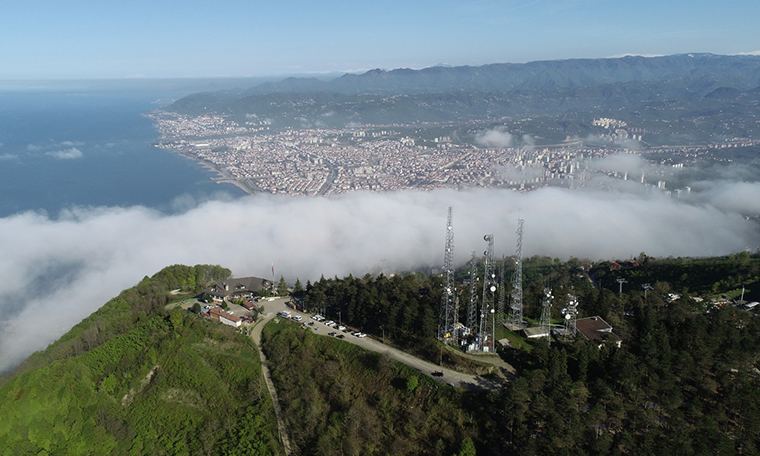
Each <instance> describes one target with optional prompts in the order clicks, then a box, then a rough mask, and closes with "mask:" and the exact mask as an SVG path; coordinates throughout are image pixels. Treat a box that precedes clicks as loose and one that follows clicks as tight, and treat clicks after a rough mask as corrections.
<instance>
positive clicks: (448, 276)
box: [438, 206, 459, 341]
mask: <svg viewBox="0 0 760 456" xmlns="http://www.w3.org/2000/svg"><path fill="white" fill-rule="evenodd" d="M443 273H444V274H445V282H444V285H443V291H442V293H441V314H440V317H439V320H438V337H439V338H440V339H441V340H446V339H448V338H451V340H454V341H456V340H457V331H456V328H455V326H456V324H457V323H458V322H459V318H458V315H457V307H456V304H455V302H454V301H455V300H454V228H453V225H452V209H451V206H449V217H448V219H447V221H446V250H445V251H444V254H443Z"/></svg>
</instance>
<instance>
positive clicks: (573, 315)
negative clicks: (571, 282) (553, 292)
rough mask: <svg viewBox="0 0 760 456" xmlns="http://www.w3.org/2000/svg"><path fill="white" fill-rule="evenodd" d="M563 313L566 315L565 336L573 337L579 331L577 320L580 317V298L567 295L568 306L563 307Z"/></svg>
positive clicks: (567, 337)
mask: <svg viewBox="0 0 760 456" xmlns="http://www.w3.org/2000/svg"><path fill="white" fill-rule="evenodd" d="M562 315H563V316H564V317H565V338H566V339H572V338H573V337H575V332H576V331H577V328H576V327H575V321H576V320H577V319H578V300H577V299H576V298H575V296H573V295H571V294H569V295H567V307H565V308H564V309H562Z"/></svg>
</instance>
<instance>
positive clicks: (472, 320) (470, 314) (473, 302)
mask: <svg viewBox="0 0 760 456" xmlns="http://www.w3.org/2000/svg"><path fill="white" fill-rule="evenodd" d="M477 281H478V263H477V261H476V260H475V252H474V251H473V252H472V259H471V260H470V300H469V301H468V303H467V328H468V329H469V330H470V332H471V333H473V334H474V333H475V327H476V326H477V325H478V292H477V287H476V286H475V284H476V283H477Z"/></svg>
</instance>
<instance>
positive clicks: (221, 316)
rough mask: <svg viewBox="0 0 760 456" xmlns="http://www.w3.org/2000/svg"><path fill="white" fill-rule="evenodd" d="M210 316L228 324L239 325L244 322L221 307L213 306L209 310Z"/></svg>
mask: <svg viewBox="0 0 760 456" xmlns="http://www.w3.org/2000/svg"><path fill="white" fill-rule="evenodd" d="M208 316H209V317H210V318H211V319H212V320H215V321H218V322H220V323H224V324H225V325H228V326H234V327H238V326H240V325H241V324H243V322H242V321H241V320H240V319H239V318H238V317H236V316H234V315H232V314H231V313H229V312H225V311H224V310H223V309H222V308H221V307H212V308H210V309H209V310H208Z"/></svg>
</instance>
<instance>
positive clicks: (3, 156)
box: [0, 154, 18, 161]
mask: <svg viewBox="0 0 760 456" xmlns="http://www.w3.org/2000/svg"><path fill="white" fill-rule="evenodd" d="M10 160H18V155H13V154H0V161H10Z"/></svg>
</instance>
